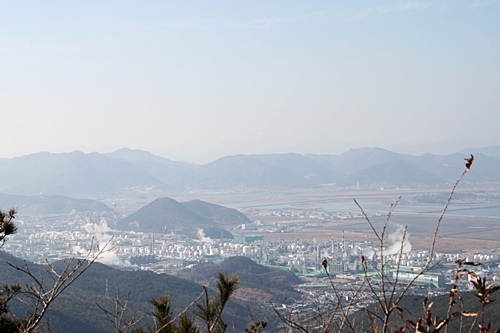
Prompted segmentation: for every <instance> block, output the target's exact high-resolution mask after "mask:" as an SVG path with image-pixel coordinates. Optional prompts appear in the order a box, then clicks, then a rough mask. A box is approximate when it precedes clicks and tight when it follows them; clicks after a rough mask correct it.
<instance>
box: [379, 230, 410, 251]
mask: <svg viewBox="0 0 500 333" xmlns="http://www.w3.org/2000/svg"><path fill="white" fill-rule="evenodd" d="M389 227H393V228H394V231H393V232H390V233H389V234H387V236H386V240H387V242H386V246H385V250H384V255H386V256H389V255H393V254H398V253H399V252H400V251H401V242H402V241H403V251H402V253H408V252H410V251H411V243H410V234H409V233H406V235H405V234H404V230H405V228H404V227H403V226H402V225H400V224H397V223H396V224H393V225H390V226H389ZM403 237H405V239H404V240H403Z"/></svg>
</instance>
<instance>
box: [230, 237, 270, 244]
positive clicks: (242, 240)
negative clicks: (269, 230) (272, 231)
mask: <svg viewBox="0 0 500 333" xmlns="http://www.w3.org/2000/svg"><path fill="white" fill-rule="evenodd" d="M260 240H264V236H261V235H245V236H234V238H233V242H235V243H252V242H255V241H260Z"/></svg>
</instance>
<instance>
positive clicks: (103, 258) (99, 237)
mask: <svg viewBox="0 0 500 333" xmlns="http://www.w3.org/2000/svg"><path fill="white" fill-rule="evenodd" d="M83 228H84V230H85V231H87V232H88V233H89V234H91V235H92V236H93V238H94V242H95V244H94V245H95V247H96V250H97V252H99V250H100V249H101V248H100V247H101V246H105V245H106V244H108V245H107V248H106V249H105V250H104V251H103V252H102V253H101V255H100V256H99V258H98V259H97V261H98V262H100V263H102V264H104V265H108V266H130V262H128V261H125V262H124V261H122V260H120V258H119V257H118V255H117V254H116V253H115V251H114V249H113V247H112V242H110V240H111V238H112V237H113V234H112V230H111V228H109V227H108V224H107V223H106V219H103V218H101V221H100V223H99V224H97V223H87V224H86V225H85V226H84V227H83Z"/></svg>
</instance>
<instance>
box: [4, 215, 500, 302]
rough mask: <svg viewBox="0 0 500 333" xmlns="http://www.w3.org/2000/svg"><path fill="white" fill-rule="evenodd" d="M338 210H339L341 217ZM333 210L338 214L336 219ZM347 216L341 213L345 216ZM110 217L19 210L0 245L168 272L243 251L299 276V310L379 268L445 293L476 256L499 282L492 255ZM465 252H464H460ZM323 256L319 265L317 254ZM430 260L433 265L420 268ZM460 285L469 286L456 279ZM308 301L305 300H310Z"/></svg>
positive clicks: (45, 256)
mask: <svg viewBox="0 0 500 333" xmlns="http://www.w3.org/2000/svg"><path fill="white" fill-rule="evenodd" d="M342 216H344V215H342ZM342 216H340V214H339V216H338V218H342ZM346 216H347V215H346ZM114 220H115V216H114V215H113V213H111V212H99V213H97V212H94V213H83V214H82V213H77V212H72V213H70V214H65V215H47V216H26V215H25V216H19V218H18V219H17V220H16V221H17V223H18V226H19V231H18V233H17V234H15V235H12V236H9V239H8V241H7V242H6V243H5V245H4V247H3V250H4V251H7V252H9V253H11V254H13V255H15V256H17V257H20V258H23V259H27V260H30V261H33V262H45V261H46V260H49V261H54V260H59V259H64V258H68V257H82V256H84V255H85V254H86V253H88V252H89V251H94V252H95V253H97V252H99V251H100V250H101V249H103V247H104V246H105V247H106V249H105V250H104V252H103V253H102V256H101V259H100V261H101V262H102V263H104V264H108V265H112V266H115V267H120V268H121V269H134V270H151V271H155V272H157V273H167V274H175V272H176V271H178V270H182V269H184V268H187V267H191V266H192V265H194V264H196V263H199V262H206V261H220V260H223V259H225V258H228V257H232V256H246V257H250V258H251V259H253V260H254V261H256V262H258V263H260V264H263V265H268V266H273V267H277V268H280V269H286V270H290V271H291V272H293V273H295V274H296V275H298V276H300V277H301V278H302V279H303V281H304V282H303V283H302V284H301V285H299V286H297V288H298V289H299V290H300V291H302V292H303V294H304V300H302V301H300V302H298V303H297V304H295V305H289V306H296V307H297V308H302V309H307V308H308V306H307V304H310V303H311V302H313V301H314V302H316V303H317V302H318V300H323V301H325V302H326V303H328V302H327V300H328V299H330V298H331V297H334V296H335V295H333V296H332V294H331V288H330V281H329V279H331V278H334V279H335V281H336V282H335V283H336V284H337V285H338V286H340V288H344V287H345V294H344V295H346V297H347V298H348V297H349V293H351V292H352V290H353V286H356V285H359V284H361V283H362V281H363V279H364V277H365V276H371V278H372V279H377V274H374V273H373V272H376V271H377V270H378V271H380V270H381V266H380V265H383V269H384V270H385V272H384V273H385V276H386V277H387V278H388V279H389V280H391V279H392V280H395V279H396V278H397V279H398V280H399V281H410V280H413V279H415V278H416V276H417V274H418V278H417V279H416V280H415V284H416V286H418V287H417V288H416V289H415V290H417V291H419V292H421V293H429V292H430V293H433V294H435V293H440V292H444V291H446V289H447V288H449V286H450V281H453V280H454V279H456V267H457V265H456V261H457V260H458V259H464V260H465V261H470V262H481V263H482V265H480V266H477V268H476V270H477V271H478V274H482V275H487V276H488V277H489V278H491V279H492V280H500V270H499V263H500V253H499V252H498V251H490V252H488V253H469V254H463V253H434V254H433V257H432V258H429V256H430V254H429V252H428V251H409V252H405V253H402V254H400V253H398V251H392V252H391V250H390V248H389V247H388V248H384V252H383V253H384V254H383V255H382V256H381V255H380V249H379V246H378V244H374V243H371V242H369V241H368V240H367V241H364V242H361V241H353V240H348V239H345V238H344V237H342V240H340V241H334V240H333V239H332V240H331V241H328V242H322V243H320V242H316V240H315V239H309V240H301V241H300V240H296V241H284V240H278V241H269V240H267V239H266V238H265V233H264V234H257V235H256V234H251V233H249V232H254V231H257V230H261V229H262V227H263V226H262V224H261V223H260V222H259V221H255V222H254V223H252V224H251V225H248V226H242V227H241V230H242V233H241V234H240V235H236V236H235V237H234V239H217V240H214V239H210V238H207V237H205V236H204V234H203V232H202V231H201V230H200V232H199V235H198V237H197V238H196V239H191V238H188V237H187V236H185V235H176V234H173V233H167V232H165V233H162V234H148V233H141V232H131V231H116V230H112V229H111V228H110V227H109V225H112V223H113V221H114ZM464 257H465V258H464ZM324 259H326V261H327V263H328V264H327V269H326V271H325V268H324V267H323V263H324V262H323V260H324ZM429 261H431V262H432V263H433V264H432V267H433V269H432V270H430V271H429V272H425V273H424V274H420V271H421V269H422V267H425V265H426V264H427V263H428V262H429ZM462 280H463V281H461V284H460V285H461V288H462V289H468V288H470V287H471V284H470V283H468V281H467V279H466V277H464V278H462ZM365 296H366V297H363V293H360V294H359V295H358V297H359V302H358V303H357V304H358V305H357V306H360V307H362V306H365V305H366V302H368V299H369V293H367V294H366V295H365ZM311 304H312V303H311Z"/></svg>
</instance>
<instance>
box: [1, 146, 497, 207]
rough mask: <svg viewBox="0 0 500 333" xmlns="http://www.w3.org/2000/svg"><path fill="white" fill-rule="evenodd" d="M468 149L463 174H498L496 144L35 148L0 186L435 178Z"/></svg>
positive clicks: (161, 187)
mask: <svg viewBox="0 0 500 333" xmlns="http://www.w3.org/2000/svg"><path fill="white" fill-rule="evenodd" d="M471 153H472V154H474V155H475V157H476V159H475V162H474V165H473V168H472V170H471V172H470V174H469V175H468V176H467V179H466V181H468V182H472V183H484V182H498V181H500V146H495V147H488V148H481V149H467V150H464V151H461V152H457V153H455V154H451V155H431V154H425V155H422V156H413V155H408V154H400V153H395V152H391V151H388V150H385V149H381V148H360V149H352V150H349V151H347V152H345V153H343V154H341V155H311V154H305V155H301V154H293V153H290V154H269V155H235V156H226V157H222V158H220V159H218V160H216V161H213V162H211V163H207V164H204V165H201V166H199V165H193V164H189V163H184V162H176V161H171V160H168V159H165V158H163V157H159V156H156V155H153V154H151V153H148V152H145V151H141V150H130V149H126V148H124V149H120V150H117V151H115V152H113V153H109V154H99V153H91V154H84V153H82V152H78V151H75V152H71V153H63V154H52V153H47V152H42V153H37V154H32V155H25V156H21V157H16V158H11V159H0V192H2V193H7V194H20V195H40V194H42V195H66V196H74V197H97V198H99V197H102V196H110V195H113V196H120V195H127V196H130V195H137V196H140V195H144V194H145V193H153V194H155V195H156V196H157V197H158V196H162V195H170V194H173V193H177V192H179V191H186V190H222V189H248V188H257V189H292V188H311V187H317V186H319V185H321V184H332V183H334V184H336V185H338V186H342V187H355V186H357V184H358V183H359V185H360V186H363V187H378V186H385V187H391V186H393V187H401V186H415V185H442V184H446V183H450V182H453V181H454V180H455V179H456V178H457V177H458V175H459V174H460V173H461V171H462V170H463V168H464V164H463V162H464V158H466V157H468V156H469V154H471Z"/></svg>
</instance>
